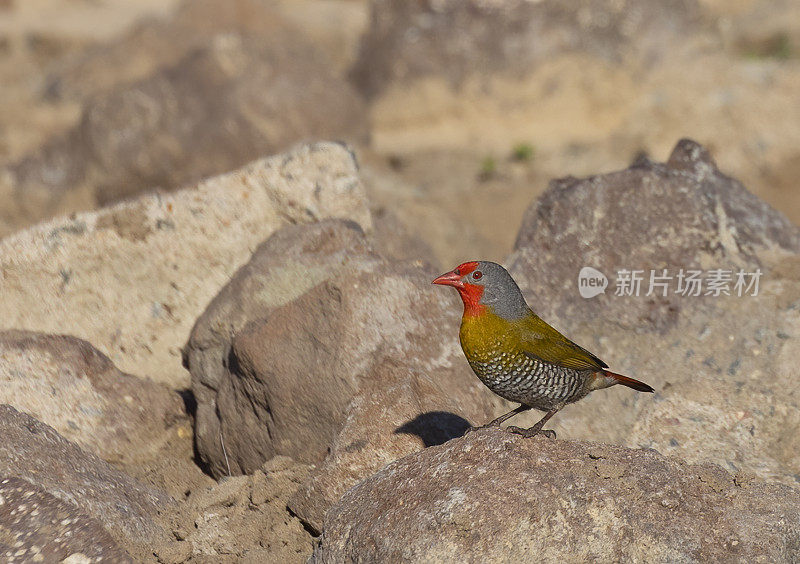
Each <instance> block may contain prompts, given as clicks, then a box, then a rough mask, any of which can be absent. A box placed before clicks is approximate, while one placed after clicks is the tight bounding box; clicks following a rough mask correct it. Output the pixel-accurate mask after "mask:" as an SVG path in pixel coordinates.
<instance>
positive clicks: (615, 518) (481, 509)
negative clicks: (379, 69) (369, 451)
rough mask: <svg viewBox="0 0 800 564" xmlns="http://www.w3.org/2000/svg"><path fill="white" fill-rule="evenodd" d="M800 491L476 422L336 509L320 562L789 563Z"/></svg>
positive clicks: (799, 553) (328, 520)
mask: <svg viewBox="0 0 800 564" xmlns="http://www.w3.org/2000/svg"><path fill="white" fill-rule="evenodd" d="M799 547H800V493H798V492H797V491H796V490H793V489H790V488H788V487H786V486H781V485H775V484H764V483H760V482H755V481H752V480H750V479H748V478H747V477H746V476H742V475H738V476H733V475H731V474H728V473H726V472H725V471H723V470H721V469H720V468H718V467H716V466H714V465H710V464H704V465H691V464H686V463H684V462H681V461H678V460H674V459H670V458H665V457H663V456H662V455H660V454H659V453H657V452H655V451H652V450H630V449H626V448H620V447H612V446H609V445H601V444H595V443H582V442H571V441H564V440H557V441H553V440H548V439H546V438H543V437H539V438H534V439H523V438H521V437H519V436H516V435H512V434H510V433H506V432H504V431H501V430H489V431H482V432H478V433H471V434H469V435H467V436H466V437H464V438H463V439H457V440H453V441H450V442H448V443H446V444H445V445H441V446H437V447H433V448H429V449H426V450H424V451H422V452H419V453H416V454H413V455H411V456H407V457H406V458H403V459H402V460H399V461H397V462H394V463H392V464H391V465H389V466H387V467H386V468H384V469H383V470H381V471H380V472H378V473H377V474H375V475H374V476H371V477H370V478H367V479H366V480H364V481H362V482H360V483H359V484H358V485H356V486H355V487H354V488H353V489H351V490H350V491H348V492H347V493H346V494H345V495H344V496H343V497H342V499H341V500H340V501H339V503H338V504H337V505H336V506H334V507H333V508H332V509H331V510H330V511H329V512H328V514H327V515H326V517H325V533H324V535H323V537H322V543H321V545H320V546H319V548H318V549H317V550H316V552H315V556H314V559H313V561H315V562H363V561H380V562H387V561H404V562H409V561H410V562H464V561H467V562H485V561H509V562H515V561H516V562H522V561H530V560H537V561H545V562H557V561H564V560H565V559H567V560H579V561H591V560H604V561H605V560H610V561H639V562H707V561H723V560H726V561H727V560H731V559H733V560H736V561H756V560H761V559H763V560H764V561H769V562H789V561H793V560H796V559H797V558H798V557H800V548H799Z"/></svg>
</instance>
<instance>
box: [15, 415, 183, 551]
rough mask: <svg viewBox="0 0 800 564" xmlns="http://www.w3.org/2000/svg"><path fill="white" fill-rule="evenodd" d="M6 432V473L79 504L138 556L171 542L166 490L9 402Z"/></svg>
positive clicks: (70, 502)
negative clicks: (163, 518) (165, 524)
mask: <svg viewBox="0 0 800 564" xmlns="http://www.w3.org/2000/svg"><path fill="white" fill-rule="evenodd" d="M0 436H2V437H3V440H2V441H0V476H5V477H16V478H21V479H22V480H26V481H27V482H30V483H31V484H33V485H35V486H38V487H39V488H41V489H42V490H44V491H45V492H46V493H47V494H50V495H52V496H53V497H56V498H58V499H59V500H61V501H62V502H64V503H66V504H68V505H74V506H76V507H78V508H79V509H80V510H81V511H82V512H84V513H86V514H87V515H89V516H90V517H92V518H93V519H95V520H97V521H98V522H99V523H102V524H103V526H104V527H105V528H106V529H107V530H108V532H109V533H110V534H111V535H112V536H113V537H114V538H115V539H116V541H117V542H118V543H120V545H121V546H123V547H125V549H127V550H128V551H129V552H131V554H132V555H133V556H134V557H137V558H143V557H144V556H146V555H149V554H151V552H152V546H153V545H154V544H158V543H161V542H163V541H164V540H165V537H166V532H165V530H164V529H163V528H162V524H161V523H160V521H159V514H160V513H161V512H163V511H167V510H169V509H170V508H171V506H172V503H173V502H172V499H171V498H170V497H169V496H167V495H166V494H165V493H163V492H160V491H158V490H155V489H152V488H149V487H146V486H143V485H141V484H139V483H138V482H136V481H135V480H133V479H131V478H130V477H128V476H126V475H125V474H123V473H122V472H120V471H119V470H115V469H114V468H112V467H111V466H109V465H108V463H106V462H104V461H102V460H100V459H99V458H98V457H96V456H95V455H93V454H89V453H87V452H84V451H82V450H81V449H80V448H79V447H78V446H77V445H76V444H74V443H72V442H70V441H68V440H66V439H65V438H64V437H62V436H61V435H59V434H58V433H56V432H55V430H53V428H52V427H49V426H47V425H45V424H43V423H41V422H40V421H37V420H36V419H34V418H33V417H30V416H29V415H26V414H24V413H20V412H18V411H17V410H16V409H14V408H13V407H11V406H8V405H0Z"/></svg>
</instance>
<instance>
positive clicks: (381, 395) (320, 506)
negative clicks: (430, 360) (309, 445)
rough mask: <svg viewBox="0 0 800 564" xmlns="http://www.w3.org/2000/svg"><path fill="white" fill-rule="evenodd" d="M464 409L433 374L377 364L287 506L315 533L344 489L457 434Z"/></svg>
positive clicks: (465, 424)
mask: <svg viewBox="0 0 800 564" xmlns="http://www.w3.org/2000/svg"><path fill="white" fill-rule="evenodd" d="M467 411H470V410H465V409H464V406H463V405H460V404H459V402H458V401H457V395H456V394H453V393H452V391H451V390H448V389H446V388H445V389H443V388H442V386H441V385H440V384H439V383H438V382H437V379H436V377H435V376H427V375H424V374H418V373H414V372H412V371H410V370H409V369H408V368H406V367H403V366H397V365H394V364H393V363H387V364H385V365H382V366H380V367H378V368H377V369H376V371H375V373H374V377H373V378H372V380H371V381H370V382H368V383H367V384H366V385H365V387H364V390H363V391H362V392H361V393H360V394H359V395H358V396H356V398H355V399H353V401H352V402H351V404H350V406H348V410H347V418H346V419H345V422H344V425H343V426H342V429H341V431H340V432H339V434H338V435H337V436H336V438H335V439H334V440H333V442H332V443H331V446H330V449H329V452H328V455H327V456H326V457H325V460H324V461H323V462H322V464H320V465H319V467H317V468H316V469H315V470H314V471H313V472H312V474H311V476H310V478H309V479H308V480H306V481H305V483H304V484H303V486H302V487H301V488H300V489H299V490H298V491H297V493H296V494H295V495H294V496H293V497H292V498H291V499H290V500H289V509H291V511H292V513H293V514H295V515H297V516H298V517H300V519H302V520H303V523H305V525H306V526H307V527H308V528H309V529H310V530H312V531H313V532H314V533H316V534H320V533H321V532H322V522H323V518H324V516H325V512H326V511H327V510H328V509H329V508H330V507H331V506H332V505H333V504H334V503H336V501H337V500H338V499H339V498H340V497H341V496H342V494H343V493H344V492H346V491H347V490H348V489H349V488H350V487H352V486H353V485H355V484H356V482H358V481H359V480H361V479H363V478H366V477H367V476H370V475H372V474H374V473H375V472H377V471H378V470H380V469H381V468H383V467H384V466H385V465H386V464H388V463H390V462H392V461H393V460H397V459H398V458H402V457H403V456H406V455H407V454H411V453H412V452H417V451H418V450H422V449H423V448H425V447H429V446H432V445H438V444H442V443H444V442H446V441H448V440H450V439H452V438H454V437H460V436H461V435H463V434H464V433H465V432H466V431H467V430H468V429H469V428H470V422H469V421H467V420H466V419H464V417H462V416H461V415H457V414H458V413H461V414H463V415H466V414H467ZM473 423H476V424H480V423H482V422H481V421H473Z"/></svg>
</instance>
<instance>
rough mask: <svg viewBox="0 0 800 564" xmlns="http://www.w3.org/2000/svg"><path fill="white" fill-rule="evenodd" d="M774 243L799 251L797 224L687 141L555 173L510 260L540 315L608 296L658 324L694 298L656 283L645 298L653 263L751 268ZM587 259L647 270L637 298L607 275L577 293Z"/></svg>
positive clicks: (593, 312)
mask: <svg viewBox="0 0 800 564" xmlns="http://www.w3.org/2000/svg"><path fill="white" fill-rule="evenodd" d="M771 250H785V251H792V252H795V253H797V252H800V230H798V229H797V228H796V227H795V226H793V225H792V224H791V223H790V222H789V220H787V219H786V217H784V216H783V215H782V214H780V213H779V212H777V211H775V210H773V209H772V208H770V207H769V206H768V205H767V204H766V203H764V202H763V201H761V200H759V199H758V198H757V197H755V196H753V195H752V194H750V193H749V192H748V191H747V190H746V189H745V187H744V186H742V185H741V184H740V183H739V182H737V181H736V180H734V179H732V178H730V177H727V176H725V175H724V174H723V173H721V172H720V171H719V170H718V169H717V166H716V164H715V163H714V161H713V160H712V159H711V157H710V155H709V154H708V151H707V150H706V149H704V148H703V147H701V146H700V145H698V144H697V143H695V142H693V141H690V140H688V139H684V140H682V141H680V142H679V143H678V145H677V146H676V147H675V150H674V151H673V152H672V155H670V158H669V160H668V161H667V162H665V163H654V162H650V161H648V160H645V159H643V160H642V161H639V162H638V163H635V164H634V165H633V166H631V167H630V168H628V169H626V170H623V171H620V172H615V173H610V174H605V175H600V176H592V177H589V178H584V179H577V178H565V179H561V180H556V181H553V182H552V183H551V185H550V188H549V189H548V191H547V192H546V193H545V194H543V195H542V197H541V198H539V199H538V200H537V201H536V202H535V203H534V204H533V205H532V206H531V207H530V208H529V209H528V211H527V213H526V214H525V217H524V218H523V221H522V225H521V227H520V231H519V235H518V237H517V242H516V245H515V252H514V254H513V255H512V256H511V257H510V260H509V263H510V268H511V272H512V274H515V275H518V276H520V277H521V278H522V282H523V283H524V284H522V285H521V287H522V288H523V291H527V294H528V296H530V297H531V298H532V300H533V303H535V304H537V306H538V307H539V313H540V314H544V315H547V316H557V317H559V318H564V319H569V318H576V319H579V318H590V317H598V316H599V315H602V312H603V311H604V310H606V309H607V308H608V307H609V306H611V304H615V305H617V308H616V309H617V310H616V311H615V312H614V320H615V322H616V323H618V324H620V325H623V326H625V327H628V328H637V327H642V328H645V329H649V328H651V327H652V328H656V329H664V328H666V327H668V326H669V325H670V324H674V323H675V322H676V321H677V319H678V317H679V316H680V315H681V314H682V313H683V307H692V308H693V307H695V306H696V305H697V304H696V303H695V302H691V301H688V300H687V299H686V298H685V297H684V296H680V295H675V294H673V293H668V295H667V296H666V297H664V296H662V295H661V294H662V291H661V290H660V289H659V288H658V287H656V291H655V292H654V294H653V295H652V296H644V294H645V293H646V291H647V284H648V283H649V272H650V270H651V269H657V270H658V269H662V270H663V269H668V270H670V271H673V270H675V271H676V270H677V269H680V268H683V269H686V270H688V269H711V268H715V267H716V268H728V269H734V268H747V269H748V271H749V270H754V269H755V268H757V267H758V266H760V265H761V264H762V260H761V259H760V257H761V256H762V255H763V254H764V253H765V252H768V251H771ZM584 266H591V267H593V268H597V269H599V270H600V271H601V272H604V274H606V276H611V277H615V275H616V271H617V270H618V269H628V270H637V269H638V270H644V271H645V273H646V274H647V276H648V280H645V281H644V283H643V284H642V285H643V286H644V290H645V291H644V292H642V295H643V299H639V300H631V299H628V296H616V295H615V287H614V286H613V282H611V283H610V285H609V287H608V288H607V289H606V291H605V293H604V294H601V295H599V296H596V297H594V298H592V299H579V298H580V295H579V294H578V292H577V288H576V285H577V280H578V273H579V272H580V270H581V268H583V267H584ZM659 273H660V272H659ZM673 274H677V271H676V272H674V273H673ZM703 292H705V289H704V290H703ZM567 298H569V299H567ZM573 298H574V299H573ZM696 301H697V300H696ZM699 301H702V297H701V300H699ZM623 306H624V307H623Z"/></svg>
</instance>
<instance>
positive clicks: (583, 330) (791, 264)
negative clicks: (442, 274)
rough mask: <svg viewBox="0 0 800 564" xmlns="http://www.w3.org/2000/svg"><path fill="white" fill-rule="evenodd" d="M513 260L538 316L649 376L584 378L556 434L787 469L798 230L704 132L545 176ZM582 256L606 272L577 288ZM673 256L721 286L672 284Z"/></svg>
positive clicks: (799, 298) (799, 297) (733, 464)
mask: <svg viewBox="0 0 800 564" xmlns="http://www.w3.org/2000/svg"><path fill="white" fill-rule="evenodd" d="M509 263H510V269H511V272H512V273H513V275H514V276H515V277H516V279H517V280H518V282H519V283H520V285H521V287H522V288H523V291H524V292H525V293H526V296H527V298H528V302H529V303H530V305H531V306H532V307H533V309H534V310H535V311H537V313H539V314H540V315H541V316H542V317H543V318H544V319H545V320H547V321H549V322H550V323H552V324H553V325H555V326H556V327H557V328H558V329H560V330H562V331H564V332H565V333H566V334H567V335H569V336H570V337H571V338H573V339H574V340H575V341H577V342H578V343H580V344H582V345H583V346H585V347H587V348H589V349H590V350H592V351H593V352H595V353H597V354H598V355H599V356H600V357H601V358H603V359H604V360H605V361H606V362H608V363H609V364H610V365H611V366H612V369H616V370H618V371H620V372H623V373H626V374H630V375H631V376H633V377H636V378H639V379H641V380H644V381H646V382H648V383H649V384H650V385H652V386H653V387H655V388H656V394H655V395H654V396H649V395H648V396H644V395H640V394H634V393H633V392H631V391H630V390H627V389H620V388H614V389H611V390H603V391H599V392H595V393H594V394H592V395H591V396H590V397H589V398H587V399H586V400H583V401H582V402H580V403H579V404H576V405H574V406H569V407H567V408H566V409H565V410H564V411H563V412H561V413H559V414H558V415H557V416H556V417H555V418H554V419H553V428H554V429H556V431H557V432H558V433H559V436H560V437H564V438H583V439H591V440H603V441H610V442H615V443H621V444H625V445H628V446H640V445H641V446H650V447H653V448H656V449H658V450H659V451H660V452H664V453H668V454H674V455H678V456H681V457H683V458H685V459H687V460H689V461H692V462H696V461H702V460H710V461H713V462H716V463H717V464H720V465H721V466H723V467H725V468H727V469H729V470H731V471H737V470H746V471H749V472H753V473H755V474H757V475H759V476H761V477H765V478H771V479H777V480H780V481H783V482H786V483H789V484H795V483H797V480H798V476H800V459H798V457H797V454H796V452H797V440H796V437H797V436H798V433H799V432H800V419H799V418H798V417H797V413H798V410H800V394H798V393H797V391H796V389H795V388H796V387H795V386H794V385H792V384H791V382H792V381H793V380H794V378H795V376H794V373H795V370H794V368H793V365H794V361H793V359H794V358H796V357H797V355H798V354H800V326H798V321H797V315H796V307H797V306H796V304H797V303H800V283H798V280H800V277H798V272H800V230H798V229H797V228H796V227H794V226H792V225H791V224H790V223H789V222H788V221H787V220H786V219H785V218H784V217H783V216H782V215H781V214H779V213H778V212H776V211H774V210H772V209H770V208H769V207H768V206H767V205H766V204H764V203H763V202H761V201H759V200H758V199H757V198H755V197H754V196H752V195H751V194H749V193H748V192H747V191H746V190H745V189H744V188H743V187H742V185H741V184H739V183H738V182H736V181H735V180H732V179H730V178H728V177H726V176H724V175H723V174H721V173H720V172H719V171H718V170H717V168H716V166H715V165H714V163H713V161H711V160H710V158H709V157H708V154H707V152H706V151H705V150H704V149H703V148H702V147H700V146H698V145H696V144H694V143H692V142H690V141H682V142H681V143H679V145H678V146H677V147H676V149H675V151H674V152H673V154H672V156H671V157H670V159H669V161H668V162H666V163H652V162H648V161H642V162H640V163H638V164H636V165H634V166H633V167H631V168H630V169H628V170H625V171H621V172H617V173H612V174H608V175H602V176H596V177H591V178H587V179H582V180H579V179H566V180H561V181H556V182H554V183H553V185H552V186H551V188H550V189H549V191H548V192H547V193H546V194H545V195H544V196H543V197H542V198H541V200H539V201H538V202H537V203H535V204H534V205H533V206H531V208H530V209H529V211H528V213H527V216H526V219H525V221H524V222H523V227H522V229H521V230H520V235H519V238H518V243H517V250H516V251H515V253H514V254H513V255H512V256H511V257H510V260H509ZM584 266H591V267H594V268H597V269H599V270H600V271H601V272H604V273H605V274H606V275H607V276H608V277H609V279H610V280H609V286H608V288H606V292H605V294H600V295H598V296H596V297H593V298H588V299H584V298H582V297H581V296H580V294H579V291H578V274H579V272H580V270H581V268H582V267H584ZM620 269H628V270H633V269H642V270H644V271H645V273H644V278H645V280H644V282H642V289H641V292H640V294H639V296H638V297H637V296H635V295H634V296H630V295H625V296H623V295H615V293H616V292H615V288H616V286H617V282H618V279H619V276H618V272H617V271H618V270H620ZM663 269H667V271H668V275H671V276H672V277H673V279H672V280H671V281H668V282H669V284H670V285H669V287H668V293H667V295H666V296H662V295H661V294H662V291H661V290H660V289H656V291H655V292H654V294H653V295H651V296H647V295H646V293H647V290H648V288H647V286H648V285H649V273H650V271H651V270H653V271H655V272H656V274H662V271H663ZM680 269H684V270H688V269H698V270H701V271H702V272H701V274H702V278H704V279H705V280H706V282H704V286H703V288H702V291H701V293H705V292H706V291H708V290H709V287H708V286H706V285H705V284H706V283H707V280H708V279H709V278H710V277H711V275H710V271H712V270H714V269H722V270H729V271H732V272H733V273H734V274H733V280H731V281H730V282H729V284H728V291H729V292H730V293H731V294H732V295H730V296H725V295H721V296H719V297H715V296H714V295H713V294H712V295H708V296H703V295H701V296H697V297H692V296H686V295H680V294H678V293H677V292H676V290H677V279H676V277H677V275H678V273H679V272H680ZM739 269H742V270H743V271H744V272H745V273H753V272H756V271H757V270H759V269H760V270H761V272H762V276H761V278H760V280H759V288H758V295H757V296H753V295H751V294H752V293H753V289H751V290H750V291H749V292H744V291H743V292H742V294H743V295H742V296H741V297H740V296H738V295H737V294H738V292H737V290H736V289H735V287H734V285H735V278H736V276H735V273H736V271H738V270H739ZM746 281H747V282H749V281H750V279H749V278H748V279H747V280H746ZM537 416H538V414H534V415H531V416H529V419H528V420H529V421H530V420H532V419H533V418H534V417H537ZM520 419H522V420H523V422H524V417H521V418H520Z"/></svg>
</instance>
